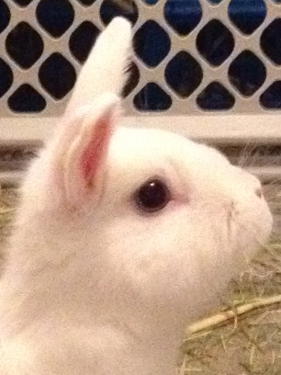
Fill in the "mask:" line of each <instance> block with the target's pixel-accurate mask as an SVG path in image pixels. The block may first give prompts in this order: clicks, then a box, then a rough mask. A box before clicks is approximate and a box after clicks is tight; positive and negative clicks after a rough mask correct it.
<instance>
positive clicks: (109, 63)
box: [4, 18, 272, 332]
mask: <svg viewBox="0 0 281 375" xmlns="http://www.w3.org/2000/svg"><path fill="white" fill-rule="evenodd" d="M130 40H131V31H130V26H129V24H128V23H127V21H125V20H123V19H120V18H117V19H115V20H114V21H112V23H111V24H110V25H109V26H108V28H107V29H106V30H105V31H104V32H103V33H102V34H101V36H100V37H99V39H98V41H97V43H96V46H95V48H94V50H93V52H92V53H91V55H90V57H89V58H88V61H87V62H86V64H85V66H84V67H83V69H82V71H81V74H80V77H79V79H78V82H77V85H76V88H75V90H74V93H73V96H72V98H71V100H70V103H69V106H68V108H67V110H66V113H65V115H64V117H63V118H62V120H61V123H60V124H59V126H58V128H57V130H56V131H55V134H54V137H53V139H52V140H51V141H50V142H49V143H48V144H47V146H46V148H45V149H44V150H42V152H41V154H40V155H39V157H38V159H37V160H35V161H34V162H33V164H32V166H31V168H30V170H29V172H28V174H27V177H26V181H25V183H24V185H23V189H22V193H23V198H22V204H21V207H20V209H19V213H18V218H17V223H16V230H15V233H14V236H13V238H12V240H11V243H12V248H11V251H10V255H9V257H8V260H7V266H6V279H7V280H10V282H9V288H10V289H13V290H17V291H22V290H24V292H22V293H23V294H24V298H23V297H22V302H21V303H18V304H17V309H18V311H21V308H22V306H24V305H25V304H26V306H27V307H26V309H27V310H26V311H28V313H26V314H22V315H24V316H25V319H27V320H28V319H29V320H30V321H32V320H33V319H35V318H37V319H38V316H40V311H39V310H40V306H41V307H42V304H43V305H44V314H46V311H50V314H51V312H52V311H56V314H57V316H59V312H60V313H61V312H62V311H67V316H68V317H69V319H71V317H73V318H74V319H78V317H79V319H82V318H81V317H83V319H84V320H87V319H88V320H89V321H91V320H92V321H98V320H99V319H103V318H104V317H105V316H107V317H108V316H111V319H113V318H112V317H113V316H115V317H117V318H118V319H119V322H120V321H122V319H123V320H126V324H129V322H130V321H131V320H132V321H133V320H134V321H135V320H138V321H143V322H148V323H147V330H148V331H149V330H151V331H153V329H152V328H151V327H152V326H156V325H157V326H158V327H159V325H161V326H162V327H163V325H164V324H165V325H166V327H167V324H168V323H167V322H168V321H171V322H172V328H171V330H174V326H173V324H174V325H176V324H178V323H177V322H179V323H180V324H183V322H186V323H187V322H188V320H189V319H193V318H195V317H197V316H198V315H199V314H201V313H202V312H203V311H205V309H206V308H208V307H209V305H210V303H211V302H212V301H213V300H214V298H215V297H216V296H217V295H218V294H219V293H221V292H222V290H223V289H224V288H225V286H226V285H227V282H228V281H229V280H230V279H231V278H232V277H233V276H235V275H237V273H238V272H240V271H241V270H242V269H243V267H244V264H245V261H247V260H248V258H250V257H251V256H252V255H253V254H254V253H255V251H256V249H257V248H258V247H259V245H260V244H263V243H264V242H265V241H266V240H267V238H268V236H269V233H270V231H271V226H272V217H271V214H270V211H269V209H268V206H267V203H266V202H265V200H264V197H263V195H262V189H261V184H260V182H259V181H258V180H257V179H256V178H255V177H254V176H252V175H250V174H248V173H247V172H245V171H243V170H241V169H240V168H238V167H236V166H233V165H231V164H230V162H229V161H228V160H227V159H226V158H225V157H224V156H223V155H222V154H220V153H219V152H218V151H216V150H214V149H213V148H210V147H208V146H205V145H202V144H197V143H195V142H193V141H191V140H188V139H186V138H184V137H182V136H180V135H177V134H174V133H169V132H165V131H161V130H158V129H139V128H133V127H132V128H125V127H122V126H121V124H122V110H121V109H120V108H121V103H120V98H119V96H118V95H119V94H120V91H121V89H122V85H123V84H124V80H125V78H124V77H125V73H124V71H125V69H126V64H127V57H128V51H129V48H130V43H131V42H130ZM186 121H187V126H188V118H187V119H186ZM4 276H5V275H4ZM16 293H19V292H16ZM21 296H22V294H21ZM38 301H41V302H38ZM42 313H43V312H42ZM18 316H19V315H18ZM63 316H64V317H65V315H63ZM122 317H123V318H122ZM17 319H18V318H17ZM25 324H27V323H26V321H25ZM144 325H145V324H144ZM142 330H143V332H144V331H145V330H144V328H143V326H142Z"/></svg>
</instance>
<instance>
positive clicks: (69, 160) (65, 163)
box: [53, 93, 121, 207]
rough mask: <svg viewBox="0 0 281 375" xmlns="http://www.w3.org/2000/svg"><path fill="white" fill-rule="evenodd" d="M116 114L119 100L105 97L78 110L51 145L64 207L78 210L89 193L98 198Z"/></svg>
mask: <svg viewBox="0 0 281 375" xmlns="http://www.w3.org/2000/svg"><path fill="white" fill-rule="evenodd" d="M120 112H121V110H120V99H119V97H118V96H116V95H114V94H111V93H107V94H103V95H101V96H100V97H99V98H98V99H96V100H95V101H94V102H93V105H92V106H87V107H84V108H82V109H81V110H80V112H79V113H78V114H77V116H76V117H75V118H74V119H72V124H68V123H66V124H63V129H62V132H61V133H60V135H59V136H58V138H57V140H56V142H55V145H54V146H55V147H54V148H55V149H56V150H55V154H56V157H55V159H53V167H54V168H55V169H56V176H57V178H56V183H57V184H58V185H59V188H60V191H61V193H62V195H63V200H64V201H65V203H67V204H68V205H71V206H73V207H76V206H80V205H81V204H82V203H83V201H85V200H86V199H87V197H88V196H89V194H91V193H93V194H94V196H99V193H100V191H101V189H102V183H103V177H104V172H105V171H104V162H105V160H106V155H107V150H108V145H109V142H110V138H111V135H112V132H113V130H114V126H115V123H116V122H117V120H118V117H119V115H120ZM69 125H72V126H70V128H69ZM53 150H54V149H53Z"/></svg>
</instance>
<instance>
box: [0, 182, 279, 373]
mask: <svg viewBox="0 0 281 375" xmlns="http://www.w3.org/2000/svg"><path fill="white" fill-rule="evenodd" d="M280 191H281V188H280ZM278 192H279V187H278V186H277V188H275V189H272V187H269V188H267V189H266V193H267V194H266V195H267V196H268V197H269V200H270V201H271V207H272V210H273V212H274V214H275V218H276V219H275V230H274V232H275V235H274V236H273V239H272V242H271V244H270V246H268V248H266V249H263V250H262V251H261V253H260V255H259V256H258V257H257V258H256V259H255V260H254V262H253V264H252V266H251V269H249V271H247V273H245V274H244V275H241V278H240V279H239V280H238V281H237V282H233V283H232V285H231V286H230V297H229V299H228V300H227V301H224V306H222V309H223V308H231V309H232V311H234V313H238V312H239V307H237V306H239V305H245V304H247V303H249V302H251V301H252V300H253V299H256V298H264V297H267V296H278V295H281V240H280V238H281V236H280V234H279V232H280V231H279V227H281V225H279V224H280V223H281V221H280V217H281V215H280V216H279V214H280V213H281V196H280V198H279V196H278ZM17 201H18V196H17V192H16V190H12V189H9V190H5V189H3V190H2V191H1V194H0V257H1V256H2V254H3V252H2V250H3V247H4V242H5V239H6V238H7V236H8V234H9V232H10V230H11V228H12V218H13V210H14V207H15V206H16V203H17ZM215 313H216V312H214V314H215ZM182 349H183V352H184V353H185V361H184V366H182V369H181V372H182V374H186V375H195V374H196V375H198V374H202V375H211V374H212V375H214V374H216V375H218V374H219V375H249V374H251V375H261V374H266V375H275V374H276V375H277V374H278V375H279V374H281V303H275V304H270V305H268V306H266V307H262V308H259V309H254V310H252V311H250V312H248V313H246V314H242V315H238V316H236V317H235V318H234V319H230V320H228V321H227V322H226V323H225V324H221V325H219V326H211V327H209V328H207V329H205V330H204V331H200V332H199V333H197V334H194V335H192V336H189V337H187V338H186V341H185V342H184V344H183V346H182Z"/></svg>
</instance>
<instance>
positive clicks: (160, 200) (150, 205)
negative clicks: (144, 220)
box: [135, 179, 170, 212]
mask: <svg viewBox="0 0 281 375" xmlns="http://www.w3.org/2000/svg"><path fill="white" fill-rule="evenodd" d="M135 201H136V203H137V206H138V207H139V208H140V209H141V210H142V211H146V212H155V211H159V210H161V209H162V208H164V207H165V206H166V205H167V204H168V202H169V201H170V192H169V189H168V187H167V185H166V184H165V183H164V182H162V181H161V180H158V179H151V180H149V181H147V182H146V183H144V184H143V185H142V186H141V187H140V188H139V189H138V190H137V192H136V195H135Z"/></svg>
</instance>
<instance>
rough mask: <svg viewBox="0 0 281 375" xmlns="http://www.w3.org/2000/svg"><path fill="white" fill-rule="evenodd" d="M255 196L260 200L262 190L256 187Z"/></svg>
mask: <svg viewBox="0 0 281 375" xmlns="http://www.w3.org/2000/svg"><path fill="white" fill-rule="evenodd" d="M255 194H256V196H257V197H258V198H262V197H263V191H262V188H261V187H258V188H256V190H255Z"/></svg>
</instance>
